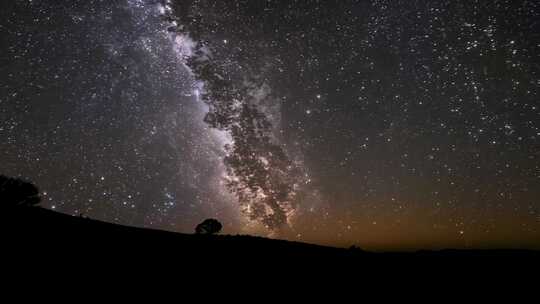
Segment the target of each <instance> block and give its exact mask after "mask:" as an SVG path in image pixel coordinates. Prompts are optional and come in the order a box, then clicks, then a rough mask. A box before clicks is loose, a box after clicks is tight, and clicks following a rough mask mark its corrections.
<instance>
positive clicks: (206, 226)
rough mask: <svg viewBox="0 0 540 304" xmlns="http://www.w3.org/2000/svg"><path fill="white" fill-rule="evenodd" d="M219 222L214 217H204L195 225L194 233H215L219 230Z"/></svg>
mask: <svg viewBox="0 0 540 304" xmlns="http://www.w3.org/2000/svg"><path fill="white" fill-rule="evenodd" d="M221 228H222V226H221V223H220V222H219V221H218V220H216V219H206V220H204V221H203V222H202V223H200V224H199V225H197V227H195V233H196V234H215V233H219V232H220V231H221Z"/></svg>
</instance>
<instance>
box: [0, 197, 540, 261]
mask: <svg viewBox="0 0 540 304" xmlns="http://www.w3.org/2000/svg"><path fill="white" fill-rule="evenodd" d="M0 221H1V231H2V234H3V235H4V244H5V245H7V246H9V248H11V249H10V250H9V251H10V252H11V253H12V254H13V255H15V256H19V257H20V256H33V255H34V254H35V253H39V254H38V256H40V257H43V256H56V255H62V256H66V257H68V258H75V257H77V259H78V258H82V257H84V258H90V259H107V260H110V261H112V260H115V259H142V260H140V261H145V260H147V259H153V258H160V257H168V258H172V260H173V261H186V258H188V260H189V261H202V262H204V263H216V264H220V263H224V261H227V262H235V263H246V265H250V263H253V262H256V263H257V264H253V265H260V264H264V263H270V264H272V263H277V264H287V265H304V266H307V265H310V264H311V263H318V265H321V264H332V265H346V266H347V267H359V268H361V269H363V270H367V269H371V270H373V269H378V268H382V269H388V268H392V267H400V268H403V267H406V268H407V267H410V268H417V267H420V268H426V269H427V268H430V267H433V266H436V267H437V268H438V269H441V267H442V268H448V269H450V268H452V267H453V265H457V264H459V265H461V266H463V265H472V266H474V267H475V268H478V267H485V268H490V267H494V266H495V265H496V267H501V266H502V265H503V264H508V265H514V264H516V265H517V263H520V264H521V263H524V262H526V261H529V260H538V258H539V257H540V253H539V252H537V251H529V250H442V251H419V252H414V253H400V252H389V253H374V252H367V251H363V250H360V249H358V248H350V249H344V248H334V247H327V246H320V245H313V244H306V243H300V242H291V241H285V240H275V239H268V238H263V237H254V236H246V235H210V234H184V233H174V232H168V231H160V230H153V229H145V228H136V227H128V226H122V225H117V224H112V223H106V222H102V221H98V220H93V219H89V218H85V217H81V216H70V215H67V214H62V213H58V212H55V211H52V210H49V209H44V208H40V207H19V208H15V209H12V210H10V211H9V212H2V214H1V215H0ZM43 249H46V250H43ZM90 253H91V254H90ZM124 261H125V260H124Z"/></svg>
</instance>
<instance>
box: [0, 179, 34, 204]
mask: <svg viewBox="0 0 540 304" xmlns="http://www.w3.org/2000/svg"><path fill="white" fill-rule="evenodd" d="M39 202H41V198H40V197H39V190H38V188H37V187H36V186H34V185H33V184H32V183H29V182H26V181H24V180H21V179H18V178H11V177H7V176H4V175H0V208H12V207H30V206H35V205H37V204H39Z"/></svg>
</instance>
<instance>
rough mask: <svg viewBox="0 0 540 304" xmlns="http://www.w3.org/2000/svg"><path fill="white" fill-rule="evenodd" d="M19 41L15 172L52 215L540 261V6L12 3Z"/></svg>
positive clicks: (9, 171) (4, 156)
mask: <svg viewBox="0 0 540 304" xmlns="http://www.w3.org/2000/svg"><path fill="white" fill-rule="evenodd" d="M0 33H1V35H0V39H1V40H0V77H1V78H0V143H1V146H0V160H1V161H0V174H5V175H9V176H15V177H22V178H25V179H28V180H30V181H32V182H34V183H35V184H36V185H38V186H39V188H40V190H41V192H42V197H43V203H42V205H43V206H44V207H46V208H50V209H54V210H57V211H60V212H64V213H68V214H73V215H84V216H88V217H90V218H94V219H99V220H104V221H109V222H115V223H120V224H125V225H132V226H139V227H150V228H158V229H166V230H171V231H178V232H188V233H191V232H192V231H193V229H194V227H195V225H196V224H197V223H199V222H201V221H202V220H204V219H205V218H209V217H214V218H217V219H219V220H220V221H221V222H222V223H223V225H224V233H227V234H255V235H262V236H269V237H275V238H284V239H289V240H299V241H305V242H312V243H318V244H325V245H336V246H350V245H356V246H359V247H362V248H366V249H377V250H388V249H419V248H425V249H432V248H446V247H455V248H495V247H508V248H537V249H538V248H540V241H539V240H540V99H539V98H540V92H539V87H540V56H539V54H540V3H539V2H538V1H524V0H521V1H520V0H515V1H510V0H508V1H503V0H498V1H497V0H490V1H488V0H485V1H483V0H482V1H481V0H477V1H475V0H459V1H435V0H432V1H429V0H415V1H409V0H396V1H384V0H356V1H353V0H341V1H337V0H334V1H332V0H329V1H322V0H320V1H319V0H311V1H308V0H305V1H292V0H291V1H285V0H283V1H277V0H274V1H271V0H252V1H248V0H243V1H239V0H234V1H219V0H192V1H183V0H114V1H113V0H101V1H100V0H72V1H53V0H24V1H23V0H14V1H2V3H1V4H0Z"/></svg>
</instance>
